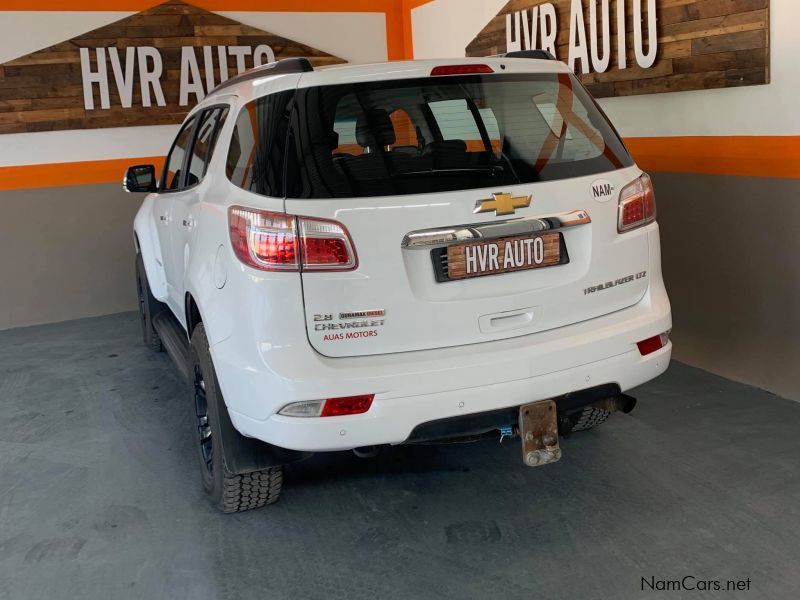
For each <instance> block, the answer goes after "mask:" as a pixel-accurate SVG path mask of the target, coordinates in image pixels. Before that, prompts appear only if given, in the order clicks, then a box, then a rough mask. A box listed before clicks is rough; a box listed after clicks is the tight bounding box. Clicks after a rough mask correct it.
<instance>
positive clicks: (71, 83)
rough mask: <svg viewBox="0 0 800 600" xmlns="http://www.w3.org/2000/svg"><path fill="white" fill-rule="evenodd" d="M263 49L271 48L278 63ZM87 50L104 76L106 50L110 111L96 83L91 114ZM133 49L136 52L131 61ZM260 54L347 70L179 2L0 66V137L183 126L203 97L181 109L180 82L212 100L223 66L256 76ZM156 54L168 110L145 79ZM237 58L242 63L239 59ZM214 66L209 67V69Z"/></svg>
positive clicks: (307, 48) (302, 48)
mask: <svg viewBox="0 0 800 600" xmlns="http://www.w3.org/2000/svg"><path fill="white" fill-rule="evenodd" d="M264 46H268V47H269V49H270V51H271V53H272V55H269V53H268V52H267V51H266V50H265V49H264ZM184 47H191V48H192V50H191V52H192V53H193V55H194V62H195V63H196V64H197V71H194V70H193V68H192V66H191V65H190V64H188V63H187V62H186V61H182V56H184V58H185V55H184V54H183V53H184V52H185V51H184V50H183V48H184ZM204 47H208V48H209V50H204ZM82 48H84V49H88V57H89V60H90V64H89V65H88V66H89V70H90V71H91V72H93V73H98V72H103V69H102V68H101V67H99V66H98V60H97V49H101V53H102V55H103V58H102V59H101V60H104V61H105V81H106V82H107V85H108V97H107V99H108V108H103V106H102V105H103V98H102V96H101V91H100V90H101V86H100V84H98V83H97V82H94V83H90V84H89V85H90V86H91V104H92V105H93V107H92V108H87V102H86V101H85V98H84V86H85V85H86V81H85V79H86V78H85V76H84V72H83V71H85V70H86V65H84V69H83V70H82V66H81V55H80V53H81V49H82ZM128 48H133V49H134V50H133V51H130V52H131V53H130V54H128V52H129V51H128V50H127V49H128ZM259 48H260V52H259V59H260V60H261V61H262V62H266V60H267V59H270V58H272V56H273V55H274V58H275V59H281V58H288V57H299V56H302V57H308V58H309V59H310V60H311V62H312V63H313V64H315V65H317V66H320V65H330V64H337V63H342V62H345V61H343V60H342V59H340V58H338V57H336V56H331V55H330V54H327V53H325V52H322V51H321V50H317V49H315V48H312V47H310V46H307V45H305V44H301V43H299V42H296V41H293V40H289V39H286V38H283V37H280V36H277V35H275V34H272V33H269V32H266V31H262V30H260V29H256V28H253V27H249V26H247V25H243V24H241V23H238V22H236V21H233V20H231V19H227V18H225V17H222V16H220V15H218V14H216V13H212V12H208V11H206V10H202V9H200V8H197V7H194V6H192V5H190V4H187V3H185V2H182V1H180V0H170V1H168V2H165V3H163V4H160V5H158V6H155V7H153V8H151V9H148V10H145V11H143V12H140V13H138V14H135V15H132V16H130V17H127V18H125V19H122V20H120V21H117V22H115V23H112V24H110V25H107V26H104V27H101V28H99V29H96V30H94V31H90V32H88V33H85V34H83V35H80V36H78V37H76V38H74V39H71V40H68V41H65V42H61V43H59V44H56V45H54V46H51V47H49V48H45V49H43V50H39V51H37V52H34V53H32V54H29V55H27V56H23V57H21V58H17V59H15V60H12V61H9V62H6V63H4V64H2V65H0V134H2V133H18V132H31V131H53V130H61V129H87V128H98V127H125V126H133V125H162V124H172V123H180V122H181V121H182V120H183V118H184V116H185V115H186V113H187V112H188V111H189V110H190V109H191V107H192V106H193V105H194V104H195V103H196V102H197V94H195V93H189V94H188V98H187V100H188V101H187V102H186V103H185V105H181V104H180V100H181V98H180V95H181V94H180V89H181V81H182V77H184V78H185V81H184V86H185V85H186V82H187V81H188V82H190V83H196V80H195V79H193V78H191V75H192V74H194V75H199V80H200V87H201V89H202V91H203V92H208V90H209V89H210V88H212V87H213V85H210V84H212V83H213V84H218V83H220V71H221V65H225V69H226V70H227V73H228V74H229V75H234V74H236V73H237V72H238V70H239V66H242V64H243V66H244V67H245V68H250V67H252V66H253V64H254V57H253V52H254V50H256V49H259ZM150 49H155V50H154V51H155V52H157V54H158V56H159V57H160V60H161V63H162V65H161V74H160V77H158V79H157V85H158V87H159V88H160V90H161V92H162V94H163V99H164V102H163V105H159V102H158V95H157V93H156V92H155V90H154V88H153V86H152V85H149V84H146V82H143V81H142V77H141V73H142V71H141V67H142V66H144V67H145V69H153V68H154V62H153V59H152V52H153V50H150ZM220 52H222V55H220ZM148 53H149V54H148ZM237 53H239V54H240V55H241V56H240V57H239V58H237V56H236V54H237ZM112 54H113V56H112ZM129 56H130V57H132V60H131V61H130V63H131V64H129V63H128V60H127V58H128V57H129ZM220 56H222V57H223V60H220ZM143 57H144V64H143V63H142V60H143ZM208 59H210V62H206V61H207V60H208ZM114 61H116V62H114ZM207 65H208V69H206V66H207ZM193 71H194V73H193ZM212 73H213V79H212V78H211V74H212ZM120 83H121V84H122V85H121V86H120ZM120 88H122V89H123V90H126V89H127V90H129V93H130V97H129V99H128V102H127V103H129V104H130V106H124V105H123V104H125V103H124V102H123V99H122V98H121V94H120ZM143 89H144V90H145V92H146V95H149V96H150V104H151V105H150V106H146V105H145V104H147V103H146V102H143V94H142V91H143ZM195 89H197V87H196V88H195Z"/></svg>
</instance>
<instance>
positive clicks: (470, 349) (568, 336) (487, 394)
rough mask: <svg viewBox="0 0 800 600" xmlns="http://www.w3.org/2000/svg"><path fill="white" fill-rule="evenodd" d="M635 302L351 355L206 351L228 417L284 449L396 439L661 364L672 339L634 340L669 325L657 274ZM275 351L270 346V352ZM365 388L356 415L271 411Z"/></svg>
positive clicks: (234, 348) (650, 371) (634, 376)
mask: <svg viewBox="0 0 800 600" xmlns="http://www.w3.org/2000/svg"><path fill="white" fill-rule="evenodd" d="M657 275H658V276H657V277H654V278H653V279H652V280H651V285H650V288H649V289H648V291H647V293H646V294H645V296H644V298H643V299H642V300H641V301H640V302H639V303H638V304H636V305H635V306H632V307H630V308H627V309H625V310H622V311H618V312H616V313H612V314H610V315H606V316H603V317H599V318H596V319H592V320H589V321H585V322H583V323H577V324H574V325H570V326H568V327H562V328H559V329H557V330H552V331H546V332H541V333H537V334H532V335H527V336H521V337H518V338H513V339H510V340H503V341H498V342H489V343H485V344H476V345H472V346H463V347H458V348H448V349H441V350H428V351H422V352H408V353H403V354H396V355H383V356H371V357H361V358H352V359H349V358H348V359H331V358H326V357H323V356H321V355H319V354H317V353H315V352H313V350H310V348H304V347H300V346H298V347H296V348H293V349H290V350H292V351H291V352H288V351H287V354H286V356H287V359H289V358H292V357H293V359H292V360H286V361H280V362H278V363H275V362H273V363H272V364H270V365H269V366H266V365H264V364H263V361H259V360H257V359H256V358H255V357H252V356H242V354H241V352H242V346H241V344H239V345H237V344H233V343H232V342H230V341H223V342H220V343H219V344H216V345H215V346H213V347H212V356H213V358H214V364H215V367H216V369H217V374H218V377H219V380H220V384H221V386H222V390H223V393H224V395H225V398H226V402H227V403H228V408H229V412H230V415H231V419H232V421H233V423H234V426H235V427H236V428H237V429H238V430H239V431H240V432H241V433H242V434H244V435H247V436H250V437H254V438H258V439H261V440H264V441H266V442H269V443H271V444H274V445H277V446H281V447H284V448H289V449H293V450H306V451H324V450H344V449H349V448H354V447H359V446H370V445H378V444H399V443H402V442H404V441H405V440H406V439H407V438H408V437H409V435H411V432H412V431H413V430H414V429H415V428H416V427H417V426H418V425H420V424H423V423H427V422H429V421H434V420H437V419H445V418H450V417H457V416H461V415H467V414H473V413H481V412H485V411H491V410H497V409H502V408H507V407H513V406H518V405H521V404H524V403H527V402H533V401H536V400H542V399H546V398H553V397H557V396H562V395H564V394H567V393H570V392H575V391H578V390H582V389H585V388H590V387H594V386H597V385H602V384H617V385H618V386H619V387H620V388H621V390H622V391H625V390H629V389H631V388H633V387H636V386H638V385H640V384H642V383H644V382H646V381H649V380H650V379H653V378H654V377H657V376H658V375H660V374H661V373H663V372H664V371H665V370H666V368H667V366H668V365H669V360H670V356H671V353H672V345H671V344H669V345H667V346H666V347H664V348H662V349H661V350H659V351H657V352H655V353H653V354H650V355H648V356H645V357H643V356H641V355H640V353H639V351H638V349H637V347H636V342H638V341H641V340H643V339H646V338H648V337H651V336H653V335H657V334H659V333H662V332H664V331H667V330H669V329H671V327H672V317H671V312H670V305H669V300H668V298H667V294H666V291H665V290H664V286H663V283H662V281H661V278H660V273H658V274H657ZM273 355H274V353H273ZM364 393H374V394H375V400H374V402H373V405H372V407H371V409H370V410H369V411H368V412H367V413H364V414H362V415H354V416H345V417H327V418H297V417H285V416H282V415H278V414H277V412H278V411H279V410H280V409H281V408H282V407H283V406H284V405H286V404H287V403H289V402H294V401H299V400H311V399H319V398H326V397H336V396H348V395H355V394H364Z"/></svg>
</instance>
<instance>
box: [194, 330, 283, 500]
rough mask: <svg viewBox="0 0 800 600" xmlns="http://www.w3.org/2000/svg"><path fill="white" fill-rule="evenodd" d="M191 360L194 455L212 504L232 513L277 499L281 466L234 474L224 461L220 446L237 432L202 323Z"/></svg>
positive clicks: (230, 440) (196, 331)
mask: <svg viewBox="0 0 800 600" xmlns="http://www.w3.org/2000/svg"><path fill="white" fill-rule="evenodd" d="M190 361H191V363H190V367H191V371H190V373H191V376H192V391H193V402H192V405H193V408H194V421H195V425H196V432H195V439H196V442H197V443H196V447H197V456H198V460H199V466H200V474H201V478H202V482H203V489H204V490H205V492H206V494H208V496H209V498H210V500H211V503H212V504H213V505H214V506H215V507H217V508H218V509H219V510H221V511H222V512H224V513H235V512H241V511H244V510H250V509H253V508H260V507H262V506H266V505H267V504H272V503H273V502H276V501H277V500H278V498H279V497H280V493H281V487H282V486H283V467H281V466H276V467H269V468H266V469H261V470H259V471H253V472H249V473H238V474H237V473H232V472H231V471H230V469H228V466H227V465H226V464H225V452H224V450H223V448H224V447H225V446H226V445H228V444H235V443H237V442H238V440H237V435H238V433H237V432H236V431H235V429H233V425H232V424H231V423H230V417H229V416H228V410H227V408H226V407H225V402H224V400H223V398H222V393H221V392H220V389H219V382H218V381H217V376H216V374H215V373H214V366H213V364H212V362H211V354H210V352H209V350H208V339H207V337H206V332H205V328H204V327H203V324H202V323H198V325H197V326H196V327H195V328H194V331H193V332H192V341H191V350H190ZM223 420H224V422H223ZM223 432H226V434H227V435H224V434H223Z"/></svg>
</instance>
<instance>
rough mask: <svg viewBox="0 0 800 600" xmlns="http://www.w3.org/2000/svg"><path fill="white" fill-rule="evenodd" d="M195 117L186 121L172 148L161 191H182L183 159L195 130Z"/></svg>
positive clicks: (165, 166)
mask: <svg viewBox="0 0 800 600" xmlns="http://www.w3.org/2000/svg"><path fill="white" fill-rule="evenodd" d="M194 121H195V119H194V117H192V118H191V119H189V120H188V121H186V123H185V124H184V126H183V127H182V128H181V130H180V132H179V133H178V137H176V138H175V142H174V143H173V144H172V148H171V149H170V151H169V154H168V155H167V160H166V161H165V163H164V174H163V175H162V176H161V190H162V191H174V190H177V189H180V186H181V183H182V181H181V180H182V172H181V169H183V159H184V158H186V150H187V149H188V148H189V141H190V139H191V135H192V131H193V130H194Z"/></svg>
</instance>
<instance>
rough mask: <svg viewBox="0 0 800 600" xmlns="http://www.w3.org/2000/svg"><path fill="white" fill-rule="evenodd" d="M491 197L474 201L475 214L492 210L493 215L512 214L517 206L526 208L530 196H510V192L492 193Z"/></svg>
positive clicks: (529, 202) (529, 201) (528, 204)
mask: <svg viewBox="0 0 800 600" xmlns="http://www.w3.org/2000/svg"><path fill="white" fill-rule="evenodd" d="M492 196H493V197H492V198H488V199H486V200H478V201H477V202H476V203H475V210H474V211H472V212H474V213H475V214H477V213H485V212H492V211H494V214H495V216H498V217H499V216H500V215H513V214H514V210H515V209H517V208H527V207H529V206H530V205H531V197H530V196H517V197H516V198H515V197H512V196H511V194H492Z"/></svg>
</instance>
